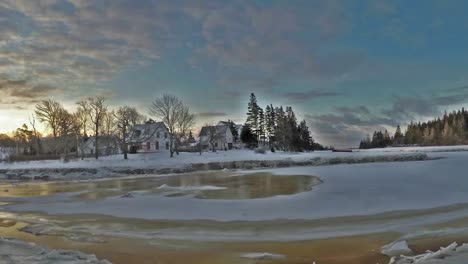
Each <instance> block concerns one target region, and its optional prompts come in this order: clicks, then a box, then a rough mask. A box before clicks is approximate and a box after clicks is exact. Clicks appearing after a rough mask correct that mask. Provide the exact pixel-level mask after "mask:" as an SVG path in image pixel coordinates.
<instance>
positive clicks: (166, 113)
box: [149, 95, 185, 158]
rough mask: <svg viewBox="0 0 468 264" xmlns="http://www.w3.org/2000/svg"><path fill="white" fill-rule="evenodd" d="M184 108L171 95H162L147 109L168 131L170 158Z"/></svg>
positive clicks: (177, 99)
mask: <svg viewBox="0 0 468 264" xmlns="http://www.w3.org/2000/svg"><path fill="white" fill-rule="evenodd" d="M184 108H185V105H184V103H183V102H182V101H181V100H180V99H179V98H177V97H175V96H172V95H163V96H162V97H161V98H158V99H156V100H154V102H153V103H152V105H151V106H150V108H149V111H150V113H151V114H152V115H154V116H156V117H158V118H160V119H161V120H162V121H163V122H164V124H165V125H166V126H167V129H168V130H169V152H170V155H171V158H172V157H174V151H175V147H176V146H175V139H176V133H177V131H178V130H177V128H178V122H179V120H180V116H181V114H182V112H183V109H184Z"/></svg>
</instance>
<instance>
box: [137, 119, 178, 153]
mask: <svg viewBox="0 0 468 264" xmlns="http://www.w3.org/2000/svg"><path fill="white" fill-rule="evenodd" d="M169 136H170V135H169V130H168V129H167V127H166V125H165V124H164V123H163V122H154V123H148V124H141V125H136V126H135V127H133V129H132V131H131V133H130V137H129V139H128V146H129V152H130V153H145V152H161V151H169V144H170V139H169Z"/></svg>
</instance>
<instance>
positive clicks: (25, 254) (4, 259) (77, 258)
mask: <svg viewBox="0 0 468 264" xmlns="http://www.w3.org/2000/svg"><path fill="white" fill-rule="evenodd" d="M0 263H28V264H49V263H50V264H56V263H57V264H58V263H61V264H112V263H111V262H109V261H108V260H99V259H97V257H96V256H95V255H88V254H85V253H82V252H79V251H74V250H60V249H58V250H55V249H54V250H49V249H46V248H43V247H40V246H38V245H36V244H34V243H27V242H23V241H20V240H16V239H5V238H0Z"/></svg>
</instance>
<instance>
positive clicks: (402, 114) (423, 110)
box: [382, 87, 468, 121]
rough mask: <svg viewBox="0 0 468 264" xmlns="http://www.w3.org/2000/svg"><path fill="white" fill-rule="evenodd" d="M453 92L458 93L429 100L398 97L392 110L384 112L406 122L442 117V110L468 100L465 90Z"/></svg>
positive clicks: (437, 96) (433, 97)
mask: <svg viewBox="0 0 468 264" xmlns="http://www.w3.org/2000/svg"><path fill="white" fill-rule="evenodd" d="M461 88H463V87H461ZM451 91H452V92H453V91H455V92H456V93H454V94H450V93H449V94H444V95H435V96H432V97H429V98H424V97H396V98H395V100H394V101H393V104H392V106H391V108H389V109H384V110H383V111H382V112H383V113H384V114H385V115H387V116H389V117H391V118H394V119H396V120H404V121H408V120H415V119H417V118H422V117H435V116H440V115H441V114H442V109H441V108H443V107H448V106H451V105H457V104H460V103H463V102H465V101H466V100H467V99H468V91H465V90H464V89H455V90H451ZM449 92H450V90H449ZM443 110H445V109H443Z"/></svg>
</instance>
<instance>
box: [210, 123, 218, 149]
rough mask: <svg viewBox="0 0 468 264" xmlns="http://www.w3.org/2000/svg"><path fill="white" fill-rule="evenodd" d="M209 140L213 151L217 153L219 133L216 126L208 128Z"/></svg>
mask: <svg viewBox="0 0 468 264" xmlns="http://www.w3.org/2000/svg"><path fill="white" fill-rule="evenodd" d="M208 140H209V141H210V145H211V149H212V150H213V152H216V141H217V140H218V133H217V132H216V127H215V126H209V127H208Z"/></svg>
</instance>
